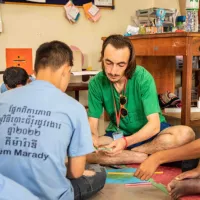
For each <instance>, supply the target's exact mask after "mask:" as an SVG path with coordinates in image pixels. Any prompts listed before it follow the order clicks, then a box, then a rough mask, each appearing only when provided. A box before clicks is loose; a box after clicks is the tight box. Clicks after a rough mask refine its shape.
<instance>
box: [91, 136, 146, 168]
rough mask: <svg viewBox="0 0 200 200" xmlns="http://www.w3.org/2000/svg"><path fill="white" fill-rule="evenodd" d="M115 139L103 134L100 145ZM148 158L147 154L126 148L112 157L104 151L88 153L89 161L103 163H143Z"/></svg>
mask: <svg viewBox="0 0 200 200" xmlns="http://www.w3.org/2000/svg"><path fill="white" fill-rule="evenodd" d="M112 141H113V139H112V138H111V137H108V136H102V137H99V145H100V146H104V145H108V144H110V143H111V142H112ZM146 158H147V154H145V153H140V152H134V151H131V150H124V151H122V153H120V154H119V155H116V156H113V157H110V156H107V155H105V154H104V153H102V152H98V153H91V154H88V155H87V162H88V163H97V164H103V165H115V164H130V163H141V162H143V161H144V160H145V159H146Z"/></svg>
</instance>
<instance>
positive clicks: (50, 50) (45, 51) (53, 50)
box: [34, 41, 73, 74]
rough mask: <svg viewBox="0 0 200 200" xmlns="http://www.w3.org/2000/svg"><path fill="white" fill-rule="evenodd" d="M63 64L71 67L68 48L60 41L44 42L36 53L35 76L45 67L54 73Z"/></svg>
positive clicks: (71, 62)
mask: <svg viewBox="0 0 200 200" xmlns="http://www.w3.org/2000/svg"><path fill="white" fill-rule="evenodd" d="M65 63H67V64H68V65H69V66H71V67H72V66H73V53H72V50H71V49H70V47H69V46H68V45H67V44H65V43H63V42H60V41H52V42H46V43H44V44H42V45H40V46H39V48H38V49H37V51H36V56H35V66H34V70H35V73H36V74H37V73H38V71H39V70H40V69H45V68H46V67H50V68H51V69H52V70H54V71H56V70H57V69H59V68H60V67H61V66H62V65H64V64H65Z"/></svg>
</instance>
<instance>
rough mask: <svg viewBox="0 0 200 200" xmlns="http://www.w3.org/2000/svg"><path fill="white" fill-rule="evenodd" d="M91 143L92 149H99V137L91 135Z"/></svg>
mask: <svg viewBox="0 0 200 200" xmlns="http://www.w3.org/2000/svg"><path fill="white" fill-rule="evenodd" d="M92 141H93V145H94V147H97V148H98V147H99V137H98V136H97V135H94V134H92Z"/></svg>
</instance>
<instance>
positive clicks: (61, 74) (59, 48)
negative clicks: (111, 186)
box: [0, 41, 106, 200]
mask: <svg viewBox="0 0 200 200" xmlns="http://www.w3.org/2000/svg"><path fill="white" fill-rule="evenodd" d="M71 66H73V55H72V51H71V49H70V48H69V47H68V46H67V45H66V44H64V43H62V42H59V41H52V42H49V43H44V44H42V45H41V46H40V47H39V48H38V50H37V52H36V59H35V67H34V68H35V69H34V70H35V73H36V80H35V81H33V82H31V83H30V84H27V85H26V86H25V87H18V88H16V89H14V90H9V91H7V92H5V93H3V94H1V98H0V173H1V174H2V175H4V176H6V177H8V178H10V179H11V180H13V181H15V182H16V183H18V184H20V185H22V186H24V187H25V188H27V189H28V190H29V191H30V192H31V193H32V194H34V195H35V196H37V197H38V198H39V199H40V200H58V199H59V200H64V199H65V200H72V199H76V200H78V199H87V198H89V197H90V196H92V195H93V194H95V193H96V192H97V191H99V190H100V189H101V188H103V186H104V184H105V179H106V173H105V170H104V168H103V167H100V166H99V165H89V166H87V167H86V169H87V170H85V164H86V155H87V154H89V153H91V152H93V151H94V148H93V144H92V138H91V131H90V127H89V123H88V118H87V113H86V111H85V108H84V107H83V106H82V105H81V104H80V103H79V102H77V101H76V100H75V99H73V98H71V97H70V96H68V95H67V94H65V93H64V92H65V91H66V88H67V86H68V83H69V80H70V71H71ZM66 157H67V160H68V162H67V163H66V166H65V159H66ZM0 199H1V191H0Z"/></svg>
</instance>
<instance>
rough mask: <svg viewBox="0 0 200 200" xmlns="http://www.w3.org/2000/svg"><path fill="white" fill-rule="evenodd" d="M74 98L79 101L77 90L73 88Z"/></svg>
mask: <svg viewBox="0 0 200 200" xmlns="http://www.w3.org/2000/svg"><path fill="white" fill-rule="evenodd" d="M75 99H76V100H77V101H79V91H78V90H75Z"/></svg>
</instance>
